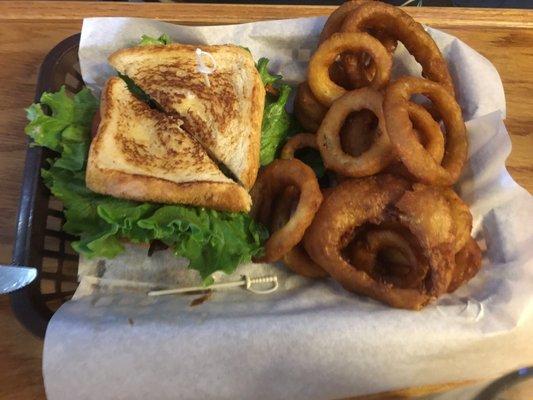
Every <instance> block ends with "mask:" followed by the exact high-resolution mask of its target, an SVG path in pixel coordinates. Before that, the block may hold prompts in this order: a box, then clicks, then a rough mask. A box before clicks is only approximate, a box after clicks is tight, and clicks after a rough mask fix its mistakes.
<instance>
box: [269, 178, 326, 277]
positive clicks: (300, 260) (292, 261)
mask: <svg viewBox="0 0 533 400" xmlns="http://www.w3.org/2000/svg"><path fill="white" fill-rule="evenodd" d="M297 201H298V190H297V189H296V187H294V186H289V187H287V188H286V189H285V190H284V191H283V193H282V194H281V196H279V198H278V200H277V202H276V205H275V207H274V210H273V212H272V216H271V221H272V222H271V224H270V230H271V231H276V230H278V229H280V228H282V227H283V226H284V225H285V224H286V223H287V221H288V220H289V219H290V217H291V214H292V212H293V211H294V210H293V208H294V205H295V204H296V202H297ZM282 261H283V263H284V264H285V265H286V266H287V267H288V268H289V269H291V270H292V271H293V272H295V273H297V274H298V275H302V276H305V277H307V278H324V277H326V276H328V274H327V273H326V271H324V270H323V269H322V268H320V266H319V265H318V264H317V263H315V262H314V261H313V260H311V258H310V257H309V255H308V254H307V251H305V248H304V247H303V245H302V243H301V242H300V243H298V244H297V245H296V246H295V247H294V248H292V249H291V250H290V251H289V252H288V253H287V254H285V255H284V256H283V258H282Z"/></svg>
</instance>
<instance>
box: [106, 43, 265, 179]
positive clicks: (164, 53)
mask: <svg viewBox="0 0 533 400" xmlns="http://www.w3.org/2000/svg"><path fill="white" fill-rule="evenodd" d="M197 48H200V49H201V50H203V51H205V52H208V53H209V54H210V55H211V56H212V57H213V59H214V60H215V63H216V68H215V71H214V72H213V73H212V74H210V75H209V76H208V79H209V83H207V82H206V80H205V76H204V75H202V74H201V73H199V72H198V61H197V55H196V53H195V51H196V49H197ZM109 62H110V64H111V65H112V66H113V67H114V68H116V69H117V70H118V71H119V72H120V73H122V74H124V75H127V76H128V77H130V78H131V79H133V81H134V82H135V83H136V84H137V85H138V86H139V87H140V88H141V89H143V90H144V91H145V92H146V93H147V94H148V95H149V96H150V97H152V98H153V99H154V100H155V101H157V102H158V103H159V104H160V105H161V106H162V108H163V109H164V111H165V112H167V113H175V114H176V115H179V116H180V117H181V118H182V119H183V121H184V125H183V128H184V129H185V131H187V132H188V133H190V134H191V135H193V136H194V137H196V138H197V139H198V140H199V141H200V142H201V143H202V145H203V146H204V147H205V148H206V149H207V150H208V151H209V153H210V154H212V155H213V156H214V157H215V158H217V159H218V161H220V162H221V163H222V164H224V165H225V166H226V167H227V168H228V169H229V170H230V171H231V172H232V173H233V174H234V175H235V177H236V178H237V179H238V180H239V182H240V183H242V185H243V186H244V187H245V188H247V189H249V188H251V187H252V185H253V184H254V182H255V179H256V177H257V170H258V168H259V149H260V140H261V122H262V118H263V108H264V101H265V89H264V86H263V84H262V82H261V78H260V76H259V73H258V72H257V70H256V68H255V64H254V60H253V58H252V56H251V54H250V53H249V52H248V51H247V50H245V49H243V48H241V47H238V46H233V45H223V46H190V45H182V44H169V45H166V46H142V47H134V48H129V49H123V50H120V51H117V52H115V53H114V54H112V55H111V56H110V57H109ZM205 64H206V65H210V62H209V61H205Z"/></svg>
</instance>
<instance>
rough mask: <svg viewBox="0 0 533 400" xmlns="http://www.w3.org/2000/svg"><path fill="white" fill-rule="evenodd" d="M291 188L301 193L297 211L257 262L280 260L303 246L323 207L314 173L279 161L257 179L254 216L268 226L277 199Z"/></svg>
mask: <svg viewBox="0 0 533 400" xmlns="http://www.w3.org/2000/svg"><path fill="white" fill-rule="evenodd" d="M290 186H294V187H296V188H297V190H298V192H299V198H298V203H297V205H296V209H295V211H294V213H293V214H292V215H291V217H290V219H289V220H288V222H287V223H286V224H285V225H284V226H283V227H281V228H280V229H277V230H276V231H274V232H272V233H271V235H270V238H269V239H268V240H267V241H266V243H265V254H264V256H263V257H261V258H260V259H258V260H257V261H263V262H274V261H278V260H280V259H281V258H282V257H283V256H284V255H285V254H287V253H288V252H289V251H290V250H291V249H292V248H293V247H294V246H296V245H297V244H298V243H299V242H300V240H301V239H302V237H303V235H304V233H305V230H306V229H307V227H308V226H309V225H310V224H311V222H312V220H313V217H314V215H315V213H316V212H317V210H318V208H319V207H320V203H321V202H322V193H321V192H320V188H319V186H318V181H317V178H316V175H315V173H314V172H313V170H312V169H311V168H309V167H308V166H307V165H305V164H304V163H303V162H301V161H299V160H297V159H292V160H279V159H278V160H274V161H273V162H272V163H271V164H269V165H268V166H267V167H266V168H265V169H263V170H262V171H261V173H260V174H259V176H258V178H257V181H256V183H255V185H254V187H253V189H252V192H251V195H252V201H253V203H252V211H251V214H252V216H254V217H255V218H256V219H258V220H259V222H261V223H262V224H264V225H267V226H268V225H269V222H270V221H269V218H270V216H271V213H272V206H273V202H274V200H275V198H276V197H277V196H279V195H280V194H282V191H283V190H285V189H286V188H287V187H290ZM265 210H267V211H270V212H267V211H265Z"/></svg>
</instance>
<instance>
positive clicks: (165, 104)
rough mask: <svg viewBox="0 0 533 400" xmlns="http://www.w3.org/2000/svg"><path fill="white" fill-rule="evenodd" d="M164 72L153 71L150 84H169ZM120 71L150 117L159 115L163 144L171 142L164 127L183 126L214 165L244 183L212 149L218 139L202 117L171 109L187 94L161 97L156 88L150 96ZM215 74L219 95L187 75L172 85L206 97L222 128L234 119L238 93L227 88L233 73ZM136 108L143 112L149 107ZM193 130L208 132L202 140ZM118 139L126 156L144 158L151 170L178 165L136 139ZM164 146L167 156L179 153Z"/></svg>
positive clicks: (197, 152)
mask: <svg viewBox="0 0 533 400" xmlns="http://www.w3.org/2000/svg"><path fill="white" fill-rule="evenodd" d="M141 71H142V70H141ZM163 72H167V70H166V69H163V70H159V71H155V72H154V71H152V75H150V76H151V79H150V80H149V82H150V85H155V86H158V85H169V82H168V76H165V75H164V74H163ZM144 73H147V71H144ZM118 74H119V77H120V78H121V79H123V80H124V82H125V83H126V85H127V87H128V90H129V91H130V92H131V93H132V94H133V95H134V96H135V97H136V98H138V99H139V100H141V101H142V102H143V104H145V105H147V106H148V107H149V108H150V110H151V112H152V113H151V115H150V117H151V118H154V119H155V118H156V119H157V120H158V122H157V124H158V128H160V129H158V139H159V141H160V142H161V143H162V144H163V145H168V144H169V137H170V136H168V135H163V132H162V131H163V130H167V131H172V130H175V129H176V127H179V128H181V129H182V130H183V131H184V132H185V133H186V134H187V135H188V136H189V138H191V139H192V140H194V141H195V142H196V143H197V144H198V145H199V146H200V148H202V149H203V150H204V151H205V153H206V154H207V156H208V157H209V158H210V159H211V161H213V163H215V165H216V166H217V167H218V169H219V170H220V172H222V174H224V176H226V177H227V178H229V179H231V180H232V181H234V182H236V183H238V184H239V185H241V186H244V185H243V183H242V182H241V181H240V180H239V178H238V177H237V176H236V175H235V174H234V173H233V172H232V171H231V170H230V169H229V168H228V167H227V166H226V165H225V164H224V163H223V162H222V161H221V160H220V159H218V157H216V156H215V154H213V152H212V151H211V150H210V149H209V147H208V144H213V143H214V141H215V138H213V137H212V136H211V135H207V132H209V127H208V126H207V124H206V123H205V122H204V121H203V120H202V118H200V116H198V115H197V114H196V113H194V112H193V111H192V110H189V113H188V114H187V115H183V114H180V113H178V112H177V111H176V110H174V109H172V108H171V104H173V103H174V102H177V103H181V102H182V101H183V100H185V98H186V95H185V94H182V93H175V92H174V93H173V95H172V96H166V94H165V95H164V96H161V95H160V91H157V90H156V91H154V92H153V93H154V96H153V97H152V96H150V95H148V93H146V91H144V90H143V89H142V87H140V86H139V85H138V84H137V83H136V82H135V81H134V80H133V79H131V78H130V77H129V76H127V75H124V74H121V73H120V72H119V73H118ZM213 75H214V76H213ZM213 75H210V80H211V82H212V86H214V85H217V87H219V92H220V96H214V95H213V94H212V93H209V91H208V90H206V89H209V88H208V87H207V86H206V85H205V83H203V82H201V83H199V82H193V81H191V80H190V79H186V78H187V76H184V77H177V76H176V78H182V79H177V81H175V78H174V77H173V78H172V80H171V83H170V85H180V86H182V87H185V88H187V89H189V90H192V91H193V93H194V94H195V95H196V96H198V97H199V98H200V99H202V100H205V102H204V104H205V105H206V106H207V107H208V108H209V109H210V111H211V115H212V116H213V119H214V120H215V121H216V123H217V124H218V125H219V127H220V130H223V129H224V128H226V127H227V125H228V121H230V120H231V118H233V117H234V116H235V114H236V110H235V106H234V105H235V103H236V96H235V94H234V93H233V92H232V91H231V90H229V89H228V85H229V84H231V81H230V79H229V77H230V74H228V73H219V74H213ZM224 81H225V82H224ZM161 92H162V91H161ZM154 97H156V98H159V99H162V98H163V99H166V100H165V101H161V100H160V102H158V101H157V100H155V99H154ZM214 98H215V99H216V102H215V101H213V99H214ZM216 105H218V106H219V108H217V107H216ZM219 109H222V110H223V111H222V112H217V111H218V110H219ZM136 111H137V112H139V113H141V112H145V111H148V110H136ZM179 128H178V129H179ZM191 132H205V133H206V135H202V136H203V139H204V140H202V139H200V138H199V137H198V135H195V134H192V133H191ZM164 136H167V137H164ZM117 141H118V142H119V143H120V145H121V147H122V150H123V151H124V153H125V154H127V156H126V159H127V160H128V161H129V162H132V163H134V164H139V163H142V161H143V160H144V161H145V162H144V163H142V164H143V165H144V166H145V167H147V166H148V165H147V164H151V165H150V168H149V169H150V170H153V169H154V168H161V169H164V170H166V171H170V170H171V169H172V168H174V167H175V166H176V164H179V163H176V162H171V160H168V159H164V158H161V157H157V156H155V155H154V154H153V153H152V152H151V151H150V150H149V149H148V148H147V147H146V146H145V145H142V144H140V143H138V142H135V141H134V140H131V139H129V138H125V137H121V138H118V137H117ZM231 144H234V143H231ZM165 147H166V148H167V156H172V155H175V154H176V152H175V151H174V150H172V149H170V148H169V146H165ZM194 150H196V154H193V157H194V158H195V159H198V158H199V148H194ZM195 165H196V166H197V168H198V169H199V170H202V168H201V167H202V165H203V164H202V163H196V164H195ZM152 166H153V167H152Z"/></svg>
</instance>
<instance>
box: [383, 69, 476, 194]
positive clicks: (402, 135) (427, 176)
mask: <svg viewBox="0 0 533 400" xmlns="http://www.w3.org/2000/svg"><path fill="white" fill-rule="evenodd" d="M417 93H421V94H424V95H426V96H427V97H429V99H430V100H431V101H432V102H433V104H435V105H436V107H437V109H438V111H439V113H440V114H441V116H442V119H443V121H444V125H445V127H446V140H445V142H446V147H445V151H444V158H443V160H442V162H441V163H438V162H436V161H435V159H434V158H433V157H432V156H431V155H430V154H429V153H428V152H427V151H426V149H424V146H423V145H422V144H421V143H420V142H419V141H418V139H417V137H416V136H415V134H414V133H413V124H412V123H411V119H410V117H409V109H410V107H411V106H410V105H411V104H412V103H411V102H410V101H409V100H410V98H411V96H412V95H414V94H417ZM383 110H384V114H385V121H386V126H387V133H388V136H389V138H390V141H391V143H392V145H393V147H394V149H395V152H396V154H397V155H398V157H399V158H400V160H401V162H402V163H403V164H404V165H405V166H406V168H407V169H408V170H409V172H410V173H411V174H412V175H413V176H414V177H416V179H418V180H419V181H421V182H423V183H427V184H433V185H439V186H450V185H453V184H454V183H455V182H456V181H457V179H458V178H459V175H460V174H461V171H462V169H463V166H464V164H465V162H466V155H467V150H468V143H467V139H466V127H465V124H464V121H463V118H462V114H461V108H460V107H459V105H458V104H457V102H456V101H455V98H454V97H453V96H452V95H450V94H449V93H448V92H447V91H446V89H445V88H444V87H442V86H441V85H439V84H437V83H435V82H432V81H428V80H425V79H420V78H414V77H403V78H400V79H398V80H397V81H396V82H394V83H392V84H391V85H390V86H389V87H388V88H387V90H386V92H385V100H384V102H383ZM389 128H390V129H389Z"/></svg>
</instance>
